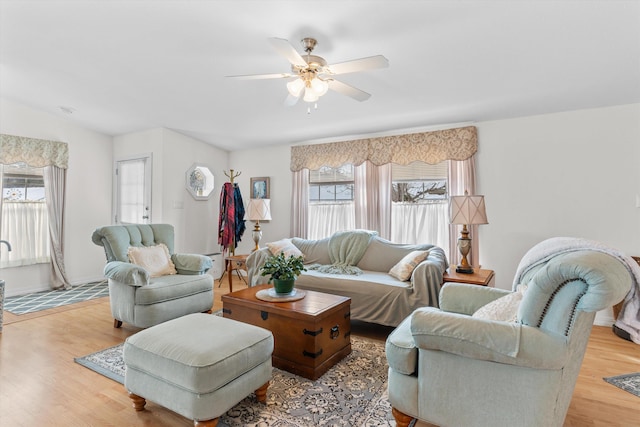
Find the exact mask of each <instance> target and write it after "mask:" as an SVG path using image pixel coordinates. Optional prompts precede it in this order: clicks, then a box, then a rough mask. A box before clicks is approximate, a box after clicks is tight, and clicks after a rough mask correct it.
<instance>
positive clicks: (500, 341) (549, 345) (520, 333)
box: [386, 250, 633, 427]
mask: <svg viewBox="0 0 640 427" xmlns="http://www.w3.org/2000/svg"><path fill="white" fill-rule="evenodd" d="M632 280H633V279H632V274H631V272H630V270H629V269H628V266H627V265H626V264H625V263H624V262H621V261H620V260H619V259H617V258H616V257H614V256H611V255H609V254H606V253H603V252H600V251H594V250H578V251H568V252H564V253H558V254H556V255H550V256H548V257H546V258H545V259H544V260H543V261H542V262H539V263H537V264H536V265H535V266H534V267H533V268H531V269H529V270H528V271H527V272H526V273H525V274H524V275H523V276H522V278H521V281H520V283H523V284H526V285H527V290H526V291H525V292H524V294H523V296H522V301H521V302H520V304H519V306H516V307H517V320H516V321H515V322H513V321H502V320H488V319H487V318H486V317H485V318H478V317H473V316H472V315H473V313H475V312H476V311H477V310H478V309H479V308H480V307H482V306H484V305H485V304H487V303H489V302H491V301H494V300H496V299H498V298H500V297H505V296H507V295H510V296H509V297H508V298H511V297H513V296H515V293H511V292H509V291H506V290H500V289H494V288H486V287H481V286H475V285H466V284H453V283H450V284H446V285H445V286H444V287H443V288H442V290H441V293H440V308H439V309H438V308H433V307H425V308H420V309H418V310H416V311H414V312H413V314H412V315H411V316H409V317H408V318H407V319H405V320H404V321H403V322H402V323H401V324H400V325H399V326H398V328H396V330H394V332H392V333H391V334H390V335H389V337H388V339H387V343H386V354H387V360H388V362H389V401H390V402H391V405H392V408H393V409H392V410H393V414H394V417H395V419H396V423H397V426H398V427H406V426H407V425H408V424H409V423H410V422H411V421H412V420H413V419H414V418H417V419H421V420H424V421H427V422H429V423H433V424H436V425H439V426H442V427H446V426H455V427H465V426H518V427H527V426H531V427H540V426H545V427H552V426H562V424H563V422H564V419H565V416H566V413H567V409H568V407H569V403H570V402H571V397H572V394H573V389H574V387H575V383H576V380H577V376H578V372H579V370H580V366H581V364H582V359H583V356H584V352H585V349H586V346H587V341H588V339H589V334H590V331H591V326H592V324H593V320H594V317H595V313H596V312H597V311H599V310H602V309H605V308H607V307H610V306H612V305H613V304H615V303H617V302H618V301H620V300H622V298H623V297H624V296H625V294H626V293H627V292H628V291H629V289H630V286H631V283H632ZM501 301H504V299H503V300H501ZM476 316H477V315H476Z"/></svg>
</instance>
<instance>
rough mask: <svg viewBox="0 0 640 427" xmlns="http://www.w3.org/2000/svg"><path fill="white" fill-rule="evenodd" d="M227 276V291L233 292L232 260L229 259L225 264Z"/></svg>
mask: <svg viewBox="0 0 640 427" xmlns="http://www.w3.org/2000/svg"><path fill="white" fill-rule="evenodd" d="M227 276H228V279H229V292H233V277H231V276H233V261H231V260H230V261H229V263H228V264H227Z"/></svg>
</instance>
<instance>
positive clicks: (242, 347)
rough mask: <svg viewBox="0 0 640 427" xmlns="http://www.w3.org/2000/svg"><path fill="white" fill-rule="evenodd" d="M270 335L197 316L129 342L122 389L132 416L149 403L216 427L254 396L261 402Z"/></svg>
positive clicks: (268, 367)
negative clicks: (222, 417)
mask: <svg viewBox="0 0 640 427" xmlns="http://www.w3.org/2000/svg"><path fill="white" fill-rule="evenodd" d="M272 352H273V335H272V334H271V332H269V331H268V330H266V329H263V328H259V327H257V326H253V325H248V324H245V323H241V322H237V321H235V320H231V319H225V318H223V317H219V316H213V315H210V314H203V313H196V314H190V315H187V316H184V317H179V318H177V319H173V320H170V321H168V322H164V323H161V324H159V325H156V326H153V327H151V328H148V329H145V330H143V331H141V332H138V333H137V334H135V335H132V336H130V337H129V338H128V339H127V340H126V342H125V344H124V363H125V365H126V374H125V380H124V385H125V387H126V389H127V390H128V391H129V396H130V397H131V399H132V400H133V406H134V408H135V409H136V410H137V411H142V410H143V409H144V405H145V403H146V401H145V399H149V400H150V401H152V402H155V403H157V404H159V405H162V406H164V407H166V408H168V409H171V410H172V411H174V412H177V413H178V414H180V415H183V416H185V417H187V418H189V419H192V420H194V425H196V426H216V425H217V424H218V417H219V416H220V415H222V414H224V413H225V412H226V411H228V410H229V409H230V408H232V407H233V406H235V405H236V404H237V403H238V402H240V401H241V400H242V399H244V398H245V397H247V396H248V395H249V394H251V393H253V392H254V391H255V394H256V398H257V399H258V401H260V402H265V400H266V392H267V387H268V386H269V380H270V379H271V369H272V368H271V353H272Z"/></svg>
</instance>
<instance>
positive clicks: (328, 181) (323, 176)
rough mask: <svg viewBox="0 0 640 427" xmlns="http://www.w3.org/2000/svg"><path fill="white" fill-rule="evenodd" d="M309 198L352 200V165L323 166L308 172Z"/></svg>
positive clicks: (312, 199)
mask: <svg viewBox="0 0 640 427" xmlns="http://www.w3.org/2000/svg"><path fill="white" fill-rule="evenodd" d="M309 200H310V201H312V202H338V201H348V200H351V201H352V200H353V165H350V164H346V165H342V166H340V167H337V168H332V167H328V166H324V167H322V168H320V169H317V170H313V171H310V173H309Z"/></svg>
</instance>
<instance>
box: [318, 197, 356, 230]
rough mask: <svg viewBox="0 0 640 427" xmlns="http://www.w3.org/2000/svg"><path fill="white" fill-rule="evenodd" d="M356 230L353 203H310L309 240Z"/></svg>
mask: <svg viewBox="0 0 640 427" xmlns="http://www.w3.org/2000/svg"><path fill="white" fill-rule="evenodd" d="M354 228H356V218H355V209H354V203H353V202H338V203H322V202H320V203H309V237H308V238H309V239H323V238H325V237H329V236H331V235H332V234H333V233H335V232H337V231H343V230H353V229H354Z"/></svg>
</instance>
